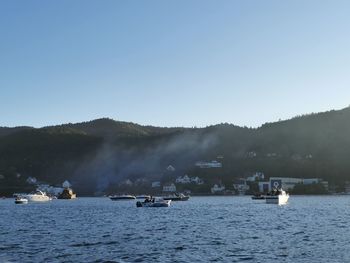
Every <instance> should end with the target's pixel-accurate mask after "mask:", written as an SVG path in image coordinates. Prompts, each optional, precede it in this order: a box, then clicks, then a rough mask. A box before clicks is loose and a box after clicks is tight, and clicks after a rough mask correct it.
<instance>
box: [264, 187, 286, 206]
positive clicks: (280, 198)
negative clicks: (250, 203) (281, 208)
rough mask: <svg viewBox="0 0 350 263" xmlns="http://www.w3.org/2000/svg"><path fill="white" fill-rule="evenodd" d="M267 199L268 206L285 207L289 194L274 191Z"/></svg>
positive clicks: (282, 191) (280, 190)
mask: <svg viewBox="0 0 350 263" xmlns="http://www.w3.org/2000/svg"><path fill="white" fill-rule="evenodd" d="M265 199H266V204H278V205H284V204H286V203H287V202H288V199H289V194H287V193H286V191H284V190H282V189H279V190H274V191H272V192H271V193H270V195H267V196H266V197H265Z"/></svg>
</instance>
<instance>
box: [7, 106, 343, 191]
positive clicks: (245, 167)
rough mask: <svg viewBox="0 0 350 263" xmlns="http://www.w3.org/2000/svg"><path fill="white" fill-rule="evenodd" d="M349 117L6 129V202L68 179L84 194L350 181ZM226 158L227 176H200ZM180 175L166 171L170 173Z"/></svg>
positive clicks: (224, 171) (107, 121) (101, 121)
mask: <svg viewBox="0 0 350 263" xmlns="http://www.w3.org/2000/svg"><path fill="white" fill-rule="evenodd" d="M349 132H350V109H349V108H346V109H343V110H340V111H329V112H324V113H318V114H310V115H305V116H299V117H296V118H293V119H291V120H286V121H280V122H275V123H267V124H264V125H263V126H261V127H259V128H256V129H248V128H241V127H237V126H235V125H231V124H219V125H213V126H209V127H206V128H200V129H192V128H161V127H152V126H142V125H138V124H134V123H129V122H119V121H114V120H111V119H106V118H105V119H98V120H93V121H89V122H82V123H76V124H64V125H58V126H50V127H44V128H40V129H36V128H31V127H18V128H5V127H3V128H0V194H11V193H13V192H15V191H24V190H27V189H29V188H30V187H32V186H30V185H28V184H27V183H26V179H27V178H28V177H36V178H37V179H38V180H40V181H43V182H47V183H50V184H60V183H62V182H63V181H64V180H66V179H68V180H70V181H71V182H73V184H74V186H75V188H76V190H77V191H78V192H79V193H81V194H86V195H90V194H93V193H94V192H96V191H102V192H104V191H113V189H114V188H115V187H116V185H118V183H120V182H122V181H124V180H125V179H127V178H129V179H131V180H132V181H137V180H138V181H140V180H141V181H147V182H151V181H152V180H162V181H164V182H165V181H167V180H170V179H172V178H174V177H176V176H178V175H183V174H184V173H188V174H190V175H198V176H200V177H203V178H205V179H206V181H207V182H215V181H217V180H222V181H224V182H227V183H231V182H232V180H233V179H234V178H238V177H242V176H246V175H249V174H251V173H253V172H255V171H261V172H264V173H265V174H266V175H267V176H293V177H321V178H323V179H326V180H329V181H330V182H334V183H338V184H341V183H343V182H344V181H346V180H350V164H349V162H348V161H347V157H348V156H349V154H350V137H349V134H350V133H349ZM217 157H219V158H220V162H222V164H223V167H222V168H221V169H198V168H196V167H195V166H194V163H195V162H196V161H198V160H207V161H210V160H215V159H216V158H217ZM170 164H171V165H172V166H174V167H175V168H176V170H175V171H174V172H171V173H170V172H169V171H167V170H166V168H167V167H168V165H170Z"/></svg>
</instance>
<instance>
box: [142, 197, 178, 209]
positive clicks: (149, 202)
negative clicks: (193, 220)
mask: <svg viewBox="0 0 350 263" xmlns="http://www.w3.org/2000/svg"><path fill="white" fill-rule="evenodd" d="M170 203H171V200H164V199H163V198H153V199H146V200H145V201H144V202H140V201H137V202H136V206H137V207H169V206H170Z"/></svg>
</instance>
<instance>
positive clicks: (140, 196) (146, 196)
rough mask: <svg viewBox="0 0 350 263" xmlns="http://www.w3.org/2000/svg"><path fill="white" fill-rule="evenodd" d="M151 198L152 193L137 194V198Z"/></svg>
mask: <svg viewBox="0 0 350 263" xmlns="http://www.w3.org/2000/svg"><path fill="white" fill-rule="evenodd" d="M147 198H148V199H149V198H151V196H150V195H137V196H136V199H147Z"/></svg>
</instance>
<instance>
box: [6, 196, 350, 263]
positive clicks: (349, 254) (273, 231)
mask: <svg viewBox="0 0 350 263" xmlns="http://www.w3.org/2000/svg"><path fill="white" fill-rule="evenodd" d="M349 219H350V196H349V197H348V196H327V197H318V196H313V197H300V196H299V197H296V196H292V197H291V198H290V201H289V204H288V205H286V206H277V205H267V204H265V203H263V202H262V201H252V200H251V199H250V198H249V197H193V198H191V199H190V200H189V201H188V202H173V203H172V206H171V207H169V208H136V206H135V202H134V201H115V202H113V201H110V200H109V199H107V198H79V199H77V200H73V201H70V200H54V201H52V202H48V203H31V204H28V205H15V204H14V201H13V200H12V199H7V200H0V262H108V261H109V262H263V263H266V262H269V263H270V262H350V221H349Z"/></svg>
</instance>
